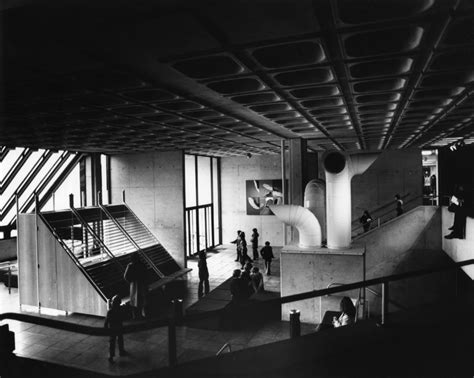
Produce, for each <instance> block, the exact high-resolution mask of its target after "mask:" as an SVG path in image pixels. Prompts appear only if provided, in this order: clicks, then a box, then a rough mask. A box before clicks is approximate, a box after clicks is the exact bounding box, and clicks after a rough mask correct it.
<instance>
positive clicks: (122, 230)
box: [99, 204, 165, 278]
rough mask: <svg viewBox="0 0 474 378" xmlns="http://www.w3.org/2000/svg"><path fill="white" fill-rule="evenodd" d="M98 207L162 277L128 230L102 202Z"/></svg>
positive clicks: (160, 274)
mask: <svg viewBox="0 0 474 378" xmlns="http://www.w3.org/2000/svg"><path fill="white" fill-rule="evenodd" d="M99 207H100V208H101V209H102V210H103V211H104V213H105V214H106V215H107V217H109V219H110V220H111V221H112V222H113V223H114V224H115V225H116V226H117V227H118V228H119V230H120V231H121V232H122V234H123V235H124V236H125V237H126V238H127V239H128V241H130V242H131V243H132V244H133V246H134V247H135V248H136V249H137V251H138V252H139V253H140V256H142V257H143V258H144V259H145V260H146V261H147V262H148V264H149V265H150V267H151V268H152V269H153V270H154V272H155V273H156V274H157V275H158V277H160V278H163V277H165V275H164V274H163V273H162V272H161V271H160V270H159V269H158V267H157V266H156V265H155V264H154V263H153V261H151V259H150V258H149V257H148V255H147V254H146V253H145V252H143V250H142V249H141V248H140V246H139V245H138V244H137V243H136V242H135V240H133V238H132V237H131V236H130V235H129V234H128V232H127V231H126V230H125V229H124V228H123V226H122V225H121V224H120V223H119V222H118V221H117V220H116V219H115V218H114V216H113V215H112V214H110V212H109V211H108V210H107V209H106V207H105V206H104V205H102V204H99Z"/></svg>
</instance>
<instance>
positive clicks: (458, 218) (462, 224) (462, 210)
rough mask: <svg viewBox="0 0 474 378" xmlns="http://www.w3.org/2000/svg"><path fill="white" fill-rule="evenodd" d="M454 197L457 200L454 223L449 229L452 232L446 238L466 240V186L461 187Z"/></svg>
mask: <svg viewBox="0 0 474 378" xmlns="http://www.w3.org/2000/svg"><path fill="white" fill-rule="evenodd" d="M453 197H455V198H456V202H457V203H455V210H454V223H453V225H452V226H451V227H449V230H452V232H451V233H450V234H448V235H446V236H445V237H444V238H445V239H464V237H465V233H466V203H465V201H466V193H465V192H464V186H462V185H459V186H458V187H457V190H456V191H455V193H454V195H453ZM452 200H453V198H452Z"/></svg>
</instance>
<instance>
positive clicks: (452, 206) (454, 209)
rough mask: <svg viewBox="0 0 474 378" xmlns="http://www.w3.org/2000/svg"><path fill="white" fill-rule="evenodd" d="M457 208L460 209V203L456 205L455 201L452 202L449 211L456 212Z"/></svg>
mask: <svg viewBox="0 0 474 378" xmlns="http://www.w3.org/2000/svg"><path fill="white" fill-rule="evenodd" d="M457 209H458V205H456V204H455V203H452V202H451V203H450V204H449V206H448V211H449V212H450V213H455V212H456V210H457Z"/></svg>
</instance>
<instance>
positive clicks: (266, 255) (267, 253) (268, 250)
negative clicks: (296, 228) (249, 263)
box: [260, 241, 275, 276]
mask: <svg viewBox="0 0 474 378" xmlns="http://www.w3.org/2000/svg"><path fill="white" fill-rule="evenodd" d="M260 254H261V255H262V257H263V259H264V260H265V273H266V275H267V276H270V275H271V274H272V273H271V269H270V266H271V263H272V259H274V258H275V256H273V249H272V247H270V242H269V241H266V242H265V247H263V248H262V249H261V250H260Z"/></svg>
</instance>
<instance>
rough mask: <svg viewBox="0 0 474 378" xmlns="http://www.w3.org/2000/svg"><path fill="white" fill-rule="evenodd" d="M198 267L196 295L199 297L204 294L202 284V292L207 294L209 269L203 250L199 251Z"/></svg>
mask: <svg viewBox="0 0 474 378" xmlns="http://www.w3.org/2000/svg"><path fill="white" fill-rule="evenodd" d="M198 269H199V286H198V297H199V298H201V297H202V296H203V295H204V294H203V286H204V293H205V294H206V295H207V294H209V270H208V269H207V261H206V252H204V251H202V252H200V253H199V261H198Z"/></svg>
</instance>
